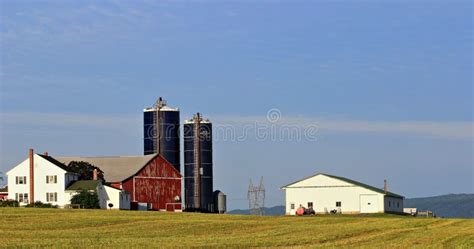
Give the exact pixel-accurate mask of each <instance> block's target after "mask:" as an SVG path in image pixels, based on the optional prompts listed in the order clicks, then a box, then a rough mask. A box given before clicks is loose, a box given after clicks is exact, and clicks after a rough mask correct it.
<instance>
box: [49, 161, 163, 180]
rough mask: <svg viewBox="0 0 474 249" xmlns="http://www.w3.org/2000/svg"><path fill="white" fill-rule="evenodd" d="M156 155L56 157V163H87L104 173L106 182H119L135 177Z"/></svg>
mask: <svg viewBox="0 0 474 249" xmlns="http://www.w3.org/2000/svg"><path fill="white" fill-rule="evenodd" d="M157 155H158V154H150V155H145V156H115V157H56V159H57V160H58V161H61V162H63V163H64V164H68V163H70V162H71V161H83V162H88V163H90V164H92V165H94V166H96V167H98V168H99V169H100V170H102V171H103V172H104V178H105V180H106V181H107V182H121V181H123V180H125V179H127V178H128V177H130V176H132V175H135V174H136V173H138V171H140V169H142V168H143V167H145V166H146V165H147V164H148V163H149V162H150V161H151V160H153V159H154V158H155V157H156V156H157Z"/></svg>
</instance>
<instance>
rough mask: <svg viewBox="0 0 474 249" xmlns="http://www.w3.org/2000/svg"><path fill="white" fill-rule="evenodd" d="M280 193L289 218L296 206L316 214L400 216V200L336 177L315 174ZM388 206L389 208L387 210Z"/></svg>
mask: <svg viewBox="0 0 474 249" xmlns="http://www.w3.org/2000/svg"><path fill="white" fill-rule="evenodd" d="M282 189H283V190H284V191H285V207H286V214H289V215H294V214H295V212H296V209H297V208H298V207H299V206H300V205H301V206H303V207H305V208H308V207H309V206H312V207H313V209H314V210H315V212H316V213H328V212H330V211H331V210H337V211H338V212H341V213H345V214H357V213H383V212H403V197H402V196H398V195H396V194H393V193H384V192H383V190H378V189H377V188H374V187H371V186H368V185H366V184H363V183H359V182H356V181H353V180H349V179H347V178H342V177H337V176H331V175H326V174H317V175H314V176H311V177H308V178H306V179H303V180H301V181H297V182H294V183H292V184H289V185H287V186H284V187H282ZM389 202H390V208H387V205H388V203H389ZM386 203H387V204H386ZM392 203H393V204H392Z"/></svg>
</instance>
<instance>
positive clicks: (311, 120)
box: [0, 113, 474, 140]
mask: <svg viewBox="0 0 474 249" xmlns="http://www.w3.org/2000/svg"><path fill="white" fill-rule="evenodd" d="M0 118H1V120H2V124H3V125H20V124H21V125H25V124H29V125H32V126H51V127H57V126H63V127H91V128H98V129H104V128H107V129H119V130H120V129H129V128H130V127H135V126H136V127H137V128H139V127H141V125H142V117H141V114H137V115H99V114H75V113H3V114H0ZM210 118H211V121H212V122H213V123H214V125H215V126H219V125H225V126H236V127H237V128H238V127H240V126H243V125H249V124H275V125H282V126H284V125H286V126H292V127H298V128H301V129H304V128H307V127H310V126H311V127H317V128H318V129H319V130H320V131H321V132H323V133H324V132H329V133H369V134H370V133H373V134H400V135H409V136H422V137H431V138H443V139H455V140H473V139H474V123H473V122H434V121H368V120H350V119H330V118H318V117H281V118H280V119H279V120H278V121H277V122H275V123H271V122H269V121H268V119H267V118H266V117H265V116H211V117H210Z"/></svg>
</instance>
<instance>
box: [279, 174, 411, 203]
mask: <svg viewBox="0 0 474 249" xmlns="http://www.w3.org/2000/svg"><path fill="white" fill-rule="evenodd" d="M317 175H323V176H327V177H331V178H335V179H338V180H341V181H345V182H347V183H350V184H354V185H356V186H359V187H362V188H366V189H369V190H372V191H374V192H377V193H380V194H384V195H385V196H389V197H395V198H404V197H403V196H401V195H398V194H395V193H392V192H389V191H387V193H385V191H384V190H383V189H380V188H376V187H374V186H370V185H367V184H365V183H362V182H358V181H354V180H352V179H349V178H345V177H341V176H334V175H328V174H323V173H318V174H315V175H312V176H309V177H306V178H303V179H301V180H298V181H295V182H292V183H290V184H287V185H285V186H283V187H281V188H287V187H289V186H290V185H293V184H295V183H297V182H301V181H304V180H306V179H309V178H312V177H315V176H317Z"/></svg>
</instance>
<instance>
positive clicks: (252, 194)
mask: <svg viewBox="0 0 474 249" xmlns="http://www.w3.org/2000/svg"><path fill="white" fill-rule="evenodd" d="M247 199H248V200H249V210H250V214H252V215H263V209H264V207H265V187H264V186H263V176H262V177H261V178H260V184H259V185H257V186H255V185H253V183H252V179H250V184H249V190H248V192H247Z"/></svg>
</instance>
